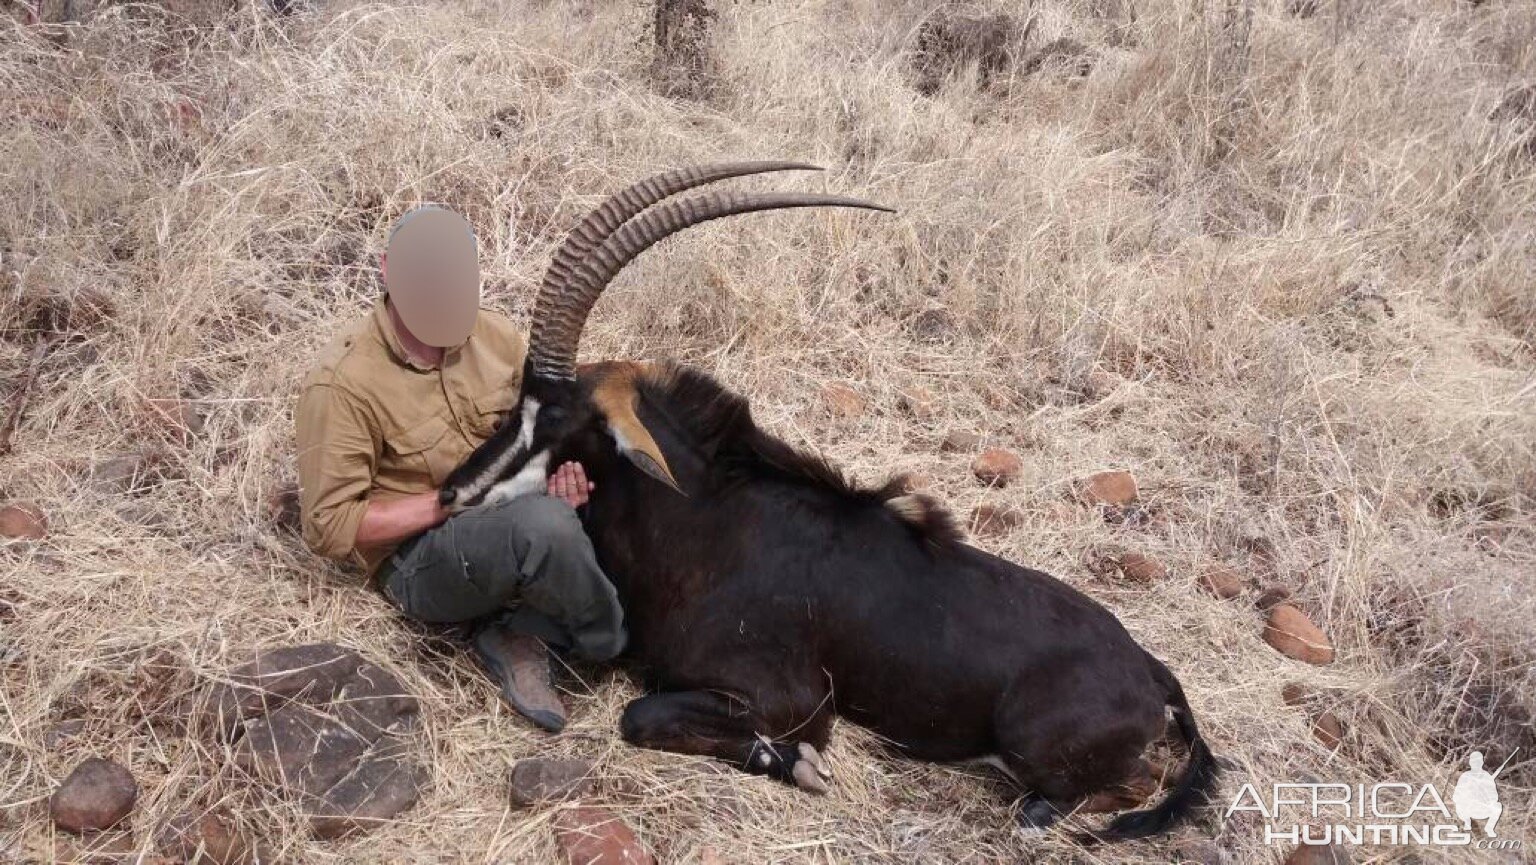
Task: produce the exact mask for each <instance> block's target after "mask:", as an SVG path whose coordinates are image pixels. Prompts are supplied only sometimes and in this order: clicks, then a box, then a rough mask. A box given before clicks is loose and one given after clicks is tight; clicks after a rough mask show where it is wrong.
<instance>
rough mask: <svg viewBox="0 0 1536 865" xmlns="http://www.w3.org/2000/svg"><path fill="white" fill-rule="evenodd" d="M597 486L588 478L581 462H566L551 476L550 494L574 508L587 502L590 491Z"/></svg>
mask: <svg viewBox="0 0 1536 865" xmlns="http://www.w3.org/2000/svg"><path fill="white" fill-rule="evenodd" d="M596 487H597V485H596V484H594V483H592V482H591V481H589V480H587V470H586V469H584V468H582V467H581V463H564V464H562V465H561V466H560V468H558V469H555V473H554V474H552V475H550V476H549V494H550V495H552V496H554V497H555V498H557V499H559V500H561V501H563V502H565V503H566V504H568V505H570V506H571V507H573V508H579V507H581V506H582V505H584V504H586V503H587V498H588V493H591V492H592V490H593V489H595V488H596Z"/></svg>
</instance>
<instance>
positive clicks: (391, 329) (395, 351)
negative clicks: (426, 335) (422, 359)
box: [373, 296, 473, 372]
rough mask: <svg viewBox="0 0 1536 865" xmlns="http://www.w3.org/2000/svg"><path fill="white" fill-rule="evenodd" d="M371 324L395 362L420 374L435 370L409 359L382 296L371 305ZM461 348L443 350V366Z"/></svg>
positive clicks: (461, 347)
mask: <svg viewBox="0 0 1536 865" xmlns="http://www.w3.org/2000/svg"><path fill="white" fill-rule="evenodd" d="M373 323H374V326H375V327H377V328H378V330H379V338H380V339H382V340H383V341H384V345H385V347H387V348H388V349H389V353H390V354H391V355H394V358H395V360H396V361H398V362H400V363H402V364H405V365H406V366H409V367H410V368H411V369H415V370H421V371H422V372H433V371H436V370H437V366H435V365H432V364H422V363H419V362H417V360H416V359H415V358H413V357H411V354H410V352H408V351H406V350H405V343H403V342H401V341H400V334H399V333H397V332H396V331H395V320H394V317H393V316H391V315H390V314H389V306H388V305H387V304H386V303H385V300H384V297H382V296H381V297H380V298H379V299H378V300H376V301H374V303H373ZM472 336H473V335H471V337H472ZM468 342H469V339H468V338H466V339H465V343H466V344H467V343H468ZM463 348H464V346H462V345H456V346H454V347H452V348H445V349H443V364H444V365H445V366H446V365H447V364H448V363H450V362H451V361H452V360H453V359H454V358H455V357H457V356H458V354H459V352H460V351H462V350H463Z"/></svg>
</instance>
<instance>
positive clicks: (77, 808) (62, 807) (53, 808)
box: [48, 757, 139, 835]
mask: <svg viewBox="0 0 1536 865" xmlns="http://www.w3.org/2000/svg"><path fill="white" fill-rule="evenodd" d="M138 798H139V784H138V782H137V781H135V780H133V774H132V773H131V772H129V771H128V770H127V769H126V768H124V767H123V766H122V765H121V764H119V763H114V762H112V761H111V760H103V759H101V758H99V757H92V758H90V759H88V760H86V761H85V762H83V763H81V764H80V765H78V766H76V767H75V770H74V771H73V772H70V773H69V777H67V778H65V779H64V783H63V784H60V785H59V789H57V790H55V791H54V793H53V798H51V799H49V800H48V814H49V816H51V817H52V818H53V822H54V825H56V826H58V827H59V828H60V829H63V830H64V831H66V832H74V833H75V834H77V835H78V834H80V833H83V832H88V831H91V830H98V829H107V828H110V827H112V826H115V825H116V824H117V823H118V822H119V821H121V820H122V819H123V818H124V817H127V816H128V812H129V811H132V810H133V803H134V801H135V800H137V799H138Z"/></svg>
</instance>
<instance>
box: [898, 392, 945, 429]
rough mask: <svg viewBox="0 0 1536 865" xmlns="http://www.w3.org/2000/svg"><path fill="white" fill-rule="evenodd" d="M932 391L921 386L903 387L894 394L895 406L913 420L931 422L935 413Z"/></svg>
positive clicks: (935, 403) (935, 401) (935, 402)
mask: <svg viewBox="0 0 1536 865" xmlns="http://www.w3.org/2000/svg"><path fill="white" fill-rule="evenodd" d="M936 405H937V400H935V399H934V396H933V391H930V390H929V389H928V388H925V387H922V386H921V385H913V386H912V387H904V388H902V389H901V390H898V391H897V392H896V406H897V408H900V409H901V410H902V411H904V412H906V413H907V414H908V415H910V416H911V417H912V418H913V419H914V420H920V421H928V420H933V416H934V415H935V414H936V413H937V409H936V408H935V406H936Z"/></svg>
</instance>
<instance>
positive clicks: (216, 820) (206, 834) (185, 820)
mask: <svg viewBox="0 0 1536 865" xmlns="http://www.w3.org/2000/svg"><path fill="white" fill-rule="evenodd" d="M155 842H156V846H157V847H158V848H159V850H160V852H161V853H162V854H164V855H166V856H169V857H170V858H171V859H172V860H174V861H177V862H185V863H187V865H254V863H255V862H256V860H257V859H258V858H259V857H258V856H257V855H255V851H254V850H253V849H252V845H251V844H250V842H249V841H248V840H247V839H246V838H245V837H243V836H242V835H241V833H240V830H239V827H238V826H236V825H235V821H234V819H233V818H232V817H230V816H229V815H228V814H226V813H223V812H221V811H196V810H194V811H183V812H182V813H180V814H177V815H176V816H175V817H172V818H171V819H170V821H169V822H168V823H167V824H166V825H165V827H164V828H163V829H161V830H160V833H159V835H158V836H157V837H156V839H155ZM261 861H266V860H265V859H262V860H261Z"/></svg>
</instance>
